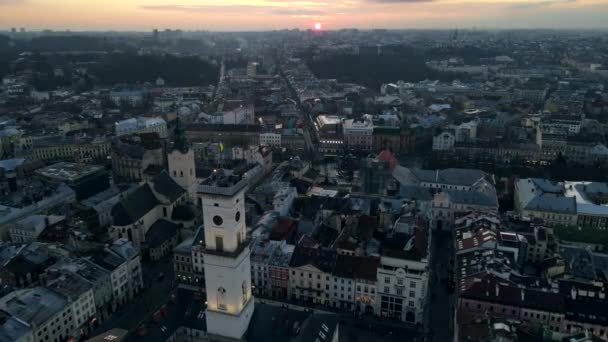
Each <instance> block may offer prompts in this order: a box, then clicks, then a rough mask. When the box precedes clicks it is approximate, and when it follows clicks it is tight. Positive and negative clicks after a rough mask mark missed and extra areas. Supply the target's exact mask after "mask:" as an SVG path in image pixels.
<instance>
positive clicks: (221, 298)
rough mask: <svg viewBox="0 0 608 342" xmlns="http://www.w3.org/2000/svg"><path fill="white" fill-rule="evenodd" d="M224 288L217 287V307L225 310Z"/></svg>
mask: <svg viewBox="0 0 608 342" xmlns="http://www.w3.org/2000/svg"><path fill="white" fill-rule="evenodd" d="M225 300H226V289H224V288H223V287H218V289H217V309H218V310H223V311H225V310H226V301H225Z"/></svg>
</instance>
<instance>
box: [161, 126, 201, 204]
mask: <svg viewBox="0 0 608 342" xmlns="http://www.w3.org/2000/svg"><path fill="white" fill-rule="evenodd" d="M174 132H175V133H174V142H173V146H172V148H171V150H170V152H169V154H168V155H167V163H168V164H169V175H170V176H171V178H173V180H174V181H175V182H176V183H177V184H179V185H180V186H181V187H182V188H184V190H186V191H188V194H189V195H190V197H191V198H193V197H194V195H195V194H196V169H195V162H194V151H193V150H192V148H190V144H189V143H188V139H187V138H186V135H185V134H184V130H183V129H182V128H181V125H180V123H179V119H178V121H177V125H176V126H175V131H174Z"/></svg>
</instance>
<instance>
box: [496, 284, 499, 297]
mask: <svg viewBox="0 0 608 342" xmlns="http://www.w3.org/2000/svg"><path fill="white" fill-rule="evenodd" d="M495 290H496V297H498V295H499V294H500V285H498V283H496V288H495Z"/></svg>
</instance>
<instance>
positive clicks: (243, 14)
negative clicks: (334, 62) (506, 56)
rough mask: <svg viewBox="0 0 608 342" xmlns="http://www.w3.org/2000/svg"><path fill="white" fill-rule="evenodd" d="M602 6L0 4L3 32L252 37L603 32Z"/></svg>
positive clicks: (310, 0) (12, 0) (513, 0)
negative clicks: (354, 31)
mask: <svg viewBox="0 0 608 342" xmlns="http://www.w3.org/2000/svg"><path fill="white" fill-rule="evenodd" d="M606 17H608V3H606V1H603V0H533V1H525V0H499V1H494V0H468V1H462V0H338V1H324V0H295V1H289V0H287V1H286V0H253V1H233V0H226V1H221V2H219V4H218V2H213V1H194V0H190V1H186V0H179V1H170V0H136V1H135V0H129V1H119V0H109V1H106V2H104V6H103V7H101V6H95V5H93V4H92V5H91V6H86V4H83V1H76V0H65V1H50V0H0V22H1V23H3V26H4V27H3V29H9V28H10V27H26V28H27V29H28V30H42V29H54V30H65V29H70V30H76V31H84V30H93V31H97V30H99V31H101V30H138V31H147V30H151V29H153V28H165V27H172V28H181V29H184V30H211V31H255V30H275V29H285V28H289V29H291V28H300V29H308V28H313V26H314V24H315V23H317V22H320V23H322V24H323V28H324V29H326V30H335V29H341V28H361V29H373V28H387V29H407V28H412V29H429V28H474V27H475V28H497V29H500V28H504V29H513V28H523V29H527V28H530V29H533V28H555V29H575V28H579V29H598V28H608V25H607V24H606V22H605V20H604V19H605V18H606Z"/></svg>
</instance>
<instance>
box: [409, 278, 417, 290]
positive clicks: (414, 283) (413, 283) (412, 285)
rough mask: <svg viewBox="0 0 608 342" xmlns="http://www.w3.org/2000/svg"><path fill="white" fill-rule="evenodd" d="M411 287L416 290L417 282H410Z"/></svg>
mask: <svg viewBox="0 0 608 342" xmlns="http://www.w3.org/2000/svg"><path fill="white" fill-rule="evenodd" d="M410 287H411V288H413V289H415V288H416V282H415V281H413V280H412V281H410Z"/></svg>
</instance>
